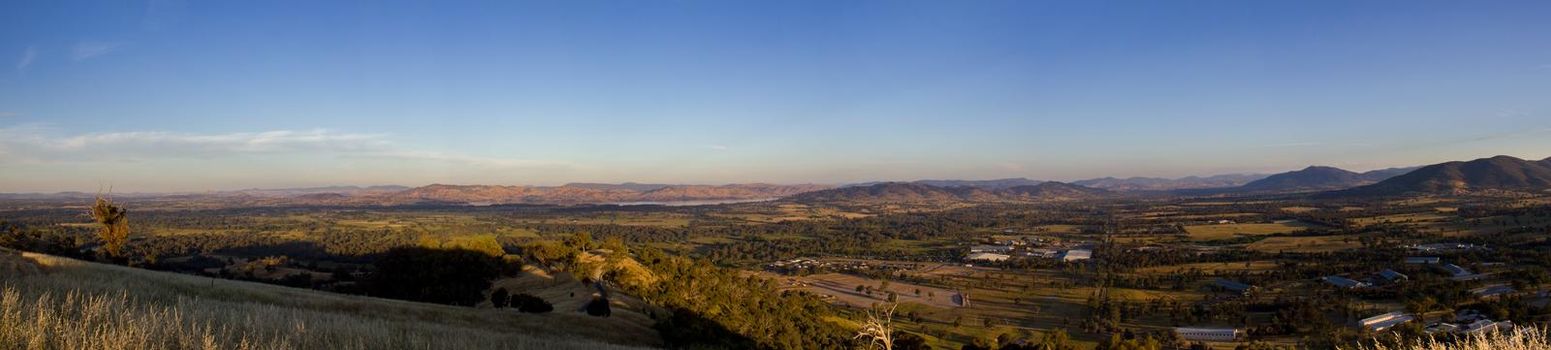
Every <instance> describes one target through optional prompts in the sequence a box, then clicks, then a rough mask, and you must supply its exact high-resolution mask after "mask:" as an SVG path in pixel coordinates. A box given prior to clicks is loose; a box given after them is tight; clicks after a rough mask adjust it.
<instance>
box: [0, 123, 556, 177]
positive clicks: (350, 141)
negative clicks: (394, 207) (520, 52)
mask: <svg viewBox="0 0 1551 350" xmlns="http://www.w3.org/2000/svg"><path fill="white" fill-rule="evenodd" d="M56 135H58V133H57V132H56V130H54V129H52V128H50V127H47V126H43V125H24V126H16V127H9V128H0V163H18V162H22V163H58V162H103V161H116V162H124V161H128V162H138V161H151V160H164V159H219V158H231V157H241V156H249V155H291V156H331V157H338V158H348V159H391V160H395V161H401V162H402V161H411V162H435V163H442V164H444V165H445V164H457V165H466V166H474V167H479V168H503V169H505V168H557V167H568V166H570V164H568V163H564V162H553V161H543V160H526V159H512V158H497V157H484V156H474V155H467V154H460V153H452V152H439V151H425V150H413V149H407V148H405V147H402V146H400V145H397V144H395V143H394V142H393V141H392V140H391V138H390V135H387V134H369V133H346V132H336V131H331V130H325V129H314V130H306V131H295V130H273V131H263V132H234V133H211V134H198V133H176V132H165V131H127V132H102V133H86V134H79V135H70V136H56Z"/></svg>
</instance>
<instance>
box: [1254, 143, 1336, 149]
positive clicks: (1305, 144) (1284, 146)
mask: <svg viewBox="0 0 1551 350" xmlns="http://www.w3.org/2000/svg"><path fill="white" fill-rule="evenodd" d="M1319 145H1323V143H1319V142H1287V143H1273V144H1268V145H1259V146H1256V147H1259V148H1292V147H1314V146H1319Z"/></svg>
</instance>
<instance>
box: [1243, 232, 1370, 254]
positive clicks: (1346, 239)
mask: <svg viewBox="0 0 1551 350" xmlns="http://www.w3.org/2000/svg"><path fill="white" fill-rule="evenodd" d="M1359 247H1362V244H1361V243H1358V241H1357V235H1337V236H1311V237H1270V238H1266V239H1262V240H1260V241H1257V242H1255V243H1250V244H1249V245H1246V246H1244V248H1245V249H1249V250H1254V251H1259V252H1265V253H1276V252H1288V253H1324V252H1333V251H1338V250H1346V249H1355V248H1359Z"/></svg>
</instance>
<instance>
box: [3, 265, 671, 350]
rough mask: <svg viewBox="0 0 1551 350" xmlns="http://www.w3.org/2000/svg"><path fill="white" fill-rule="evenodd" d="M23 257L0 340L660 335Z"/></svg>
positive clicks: (420, 341) (601, 341)
mask: <svg viewBox="0 0 1551 350" xmlns="http://www.w3.org/2000/svg"><path fill="white" fill-rule="evenodd" d="M24 256H25V257H26V258H29V259H32V260H35V261H37V262H38V263H39V265H41V266H42V267H43V271H44V273H43V274H39V275H32V276H12V275H6V276H0V284H3V288H0V348H33V349H217V348H233V349H612V348H629V347H627V346H621V345H614V344H610V343H605V342H611V343H618V344H633V345H653V344H658V342H659V340H657V339H655V334H646V335H643V334H642V333H641V332H640V331H639V330H626V329H612V328H614V327H607V326H602V325H601V323H594V320H597V319H595V318H592V317H590V316H585V315H580V314H576V313H574V312H569V311H567V310H556V312H554V313H550V314H537V315H534V314H518V313H515V312H512V311H506V310H492V309H473V308H464V307H454V306H444V305H434V304H424V303H413V302H405V301H396V300H386V299H377V298H369V297H358V296H348V295H339V294H331V293H324V292H317V291H311V290H304V289H292V288H285V287H279V286H272V285H265V284H257V283H248V282H239V281H226V280H217V279H210V278H204V277H198V276H189V275H180V274H172V273H163V272H155V271H146V270H138V269H131V268H127V267H121V266H112V265H102V264H95V263H88V262H82V261H77V260H71V259H65V258H59V257H53V256H46V255H40V254H31V253H25V254H24ZM647 331H649V329H648V330H647ZM643 337H652V338H650V339H647V338H643Z"/></svg>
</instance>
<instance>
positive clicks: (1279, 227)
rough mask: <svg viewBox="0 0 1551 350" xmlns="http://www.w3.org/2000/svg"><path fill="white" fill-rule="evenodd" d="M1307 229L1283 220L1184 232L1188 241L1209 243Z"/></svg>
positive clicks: (1196, 227) (1194, 227) (1199, 227)
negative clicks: (1187, 234) (1215, 240)
mask: <svg viewBox="0 0 1551 350" xmlns="http://www.w3.org/2000/svg"><path fill="white" fill-rule="evenodd" d="M1305 228H1308V226H1306V225H1304V224H1303V223H1300V222H1297V221H1293V220H1284V221H1277V222H1274V223H1269V224H1212V225H1190V226H1185V231H1186V232H1189V233H1190V239H1194V240H1203V241H1209V240H1214V239H1224V238H1233V236H1237V235H1269V234H1275V233H1289V232H1297V231H1300V230H1303V229H1305Z"/></svg>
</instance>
